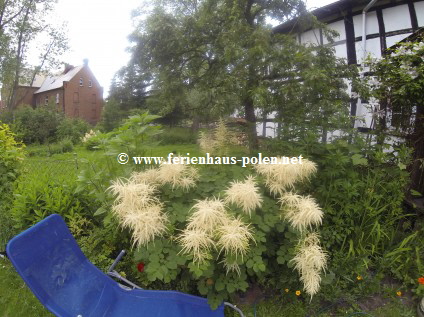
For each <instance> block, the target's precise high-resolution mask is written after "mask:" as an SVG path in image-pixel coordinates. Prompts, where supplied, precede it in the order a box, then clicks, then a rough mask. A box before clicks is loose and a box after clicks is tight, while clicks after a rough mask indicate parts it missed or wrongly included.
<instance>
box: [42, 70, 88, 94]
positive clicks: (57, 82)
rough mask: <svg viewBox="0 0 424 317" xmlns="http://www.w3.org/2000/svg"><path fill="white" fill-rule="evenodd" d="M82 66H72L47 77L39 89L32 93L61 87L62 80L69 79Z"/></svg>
mask: <svg viewBox="0 0 424 317" xmlns="http://www.w3.org/2000/svg"><path fill="white" fill-rule="evenodd" d="M83 67H84V66H83V65H81V66H77V67H74V68H72V69H71V70H69V71H68V72H66V73H62V74H60V75H59V76H54V77H47V78H46V80H45V81H44V82H43V84H42V85H41V87H40V89H38V90H37V91H36V92H35V93H34V94H38V93H41V92H44V91H49V90H53V89H58V88H62V87H63V82H64V81H70V80H71V79H72V78H73V77H74V76H75V75H76V74H78V73H79V71H80V70H81V69H82V68H83Z"/></svg>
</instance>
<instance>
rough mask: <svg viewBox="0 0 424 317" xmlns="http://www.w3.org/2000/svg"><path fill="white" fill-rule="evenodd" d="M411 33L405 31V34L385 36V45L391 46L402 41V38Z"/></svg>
mask: <svg viewBox="0 0 424 317" xmlns="http://www.w3.org/2000/svg"><path fill="white" fill-rule="evenodd" d="M411 34H412V33H407V34H400V35H394V36H389V37H386V44H387V47H391V46H393V45H395V44H396V43H397V42H399V41H402V40H403V39H404V38H407V37H408V36H410V35H411Z"/></svg>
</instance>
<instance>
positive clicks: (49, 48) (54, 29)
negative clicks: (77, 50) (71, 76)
mask: <svg viewBox="0 0 424 317" xmlns="http://www.w3.org/2000/svg"><path fill="white" fill-rule="evenodd" d="M54 3H56V1H55V0H17V1H10V0H3V1H0V39H1V40H2V41H1V42H2V44H1V46H0V82H1V83H2V84H3V97H5V98H4V100H3V101H5V102H6V104H7V107H8V109H10V110H13V109H14V108H15V107H16V105H17V104H19V102H21V101H22V96H20V97H19V96H18V95H17V89H18V86H19V84H20V83H22V82H25V83H27V84H28V85H31V84H32V82H33V80H34V78H35V76H36V75H37V74H38V73H40V72H42V71H43V70H45V69H46V68H49V67H52V66H54V65H57V57H58V56H59V55H60V54H61V53H62V52H63V51H64V50H65V49H66V48H67V40H66V36H65V34H64V33H63V26H61V27H59V26H52V25H50V24H49V23H48V22H46V16H47V15H48V14H49V13H50V12H51V11H52V10H53V5H54ZM37 43H38V44H39V45H38V47H36V44H37ZM30 50H33V51H35V50H36V51H38V52H40V56H39V64H38V65H35V66H29V65H28V64H27V58H28V55H29V51H30ZM28 69H31V71H28Z"/></svg>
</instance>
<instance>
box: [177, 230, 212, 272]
mask: <svg viewBox="0 0 424 317" xmlns="http://www.w3.org/2000/svg"><path fill="white" fill-rule="evenodd" d="M177 240H178V242H179V243H180V245H181V246H182V247H183V248H182V250H181V251H182V252H183V253H185V254H192V255H193V262H195V263H196V262H197V263H199V264H200V263H203V262H204V261H206V260H209V259H210V258H211V254H210V251H211V248H213V246H214V242H213V240H212V239H211V238H210V236H209V235H208V234H207V233H206V231H203V230H199V229H185V230H184V231H183V232H182V233H181V234H180V235H179V236H178V237H177Z"/></svg>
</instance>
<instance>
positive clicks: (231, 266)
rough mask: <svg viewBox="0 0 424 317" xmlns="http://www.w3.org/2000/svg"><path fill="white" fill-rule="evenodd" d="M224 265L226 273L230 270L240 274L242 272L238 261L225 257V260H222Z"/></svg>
mask: <svg viewBox="0 0 424 317" xmlns="http://www.w3.org/2000/svg"><path fill="white" fill-rule="evenodd" d="M221 263H222V264H223V265H224V268H225V271H226V274H227V275H228V274H229V273H230V272H236V273H237V274H238V275H239V276H240V274H241V270H240V266H239V265H238V263H237V261H231V260H229V259H228V258H227V257H224V260H222V261H221Z"/></svg>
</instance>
